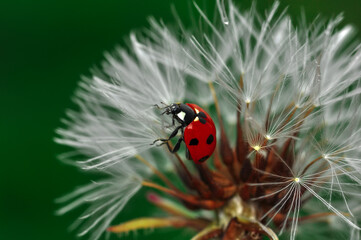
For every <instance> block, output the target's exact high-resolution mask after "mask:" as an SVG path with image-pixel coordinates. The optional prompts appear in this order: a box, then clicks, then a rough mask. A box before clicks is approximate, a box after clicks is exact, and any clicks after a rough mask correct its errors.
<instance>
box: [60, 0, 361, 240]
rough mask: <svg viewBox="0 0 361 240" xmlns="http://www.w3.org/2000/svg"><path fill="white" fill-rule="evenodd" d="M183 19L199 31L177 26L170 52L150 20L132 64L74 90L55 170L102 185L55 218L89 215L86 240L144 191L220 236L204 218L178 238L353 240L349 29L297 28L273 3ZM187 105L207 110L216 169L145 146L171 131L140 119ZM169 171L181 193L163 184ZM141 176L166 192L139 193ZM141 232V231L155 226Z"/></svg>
mask: <svg viewBox="0 0 361 240" xmlns="http://www.w3.org/2000/svg"><path fill="white" fill-rule="evenodd" d="M195 8H196V9H197V11H198V13H199V15H200V18H201V19H202V20H203V23H204V24H205V25H206V26H207V27H208V29H209V31H207V32H202V31H200V30H197V29H192V31H188V30H185V29H186V28H185V27H184V26H182V25H181V24H180V31H181V34H182V37H181V40H180V39H179V37H178V35H177V34H176V33H175V31H174V30H172V29H170V28H168V27H166V26H165V25H164V24H160V23H158V22H157V21H155V20H154V19H151V20H150V24H151V29H150V30H148V31H147V32H146V33H144V34H142V35H141V34H131V36H130V43H131V44H130V46H129V49H130V53H128V51H125V50H123V49H116V51H115V52H114V53H112V54H106V61H105V62H104V63H103V64H102V68H101V70H97V71H95V72H94V76H93V77H91V78H86V79H84V80H83V81H82V83H81V84H80V87H79V90H78V91H77V93H76V96H75V102H76V103H77V105H78V106H79V109H78V110H77V111H74V110H73V111H68V114H67V118H66V119H64V124H65V126H66V127H64V128H61V129H59V130H58V131H57V133H58V137H57V139H56V141H57V142H58V143H60V144H64V145H67V146H70V147H72V148H74V149H75V150H74V151H73V152H71V153H67V154H64V155H62V158H63V159H64V160H66V162H68V163H71V164H74V165H76V166H77V167H80V168H81V169H83V170H86V171H89V172H91V173H102V174H105V175H107V176H108V178H107V179H105V180H99V181H96V182H94V183H91V184H89V185H86V186H84V187H82V188H79V189H78V190H75V191H74V192H73V193H71V194H69V195H68V196H65V197H63V198H61V199H60V200H59V201H60V202H67V203H68V204H67V205H65V206H64V207H63V208H61V209H60V210H59V211H58V213H59V214H63V213H66V212H68V211H70V210H72V209H74V208H77V207H78V206H80V205H90V206H89V208H88V210H87V211H86V212H85V213H84V215H83V217H81V218H80V219H79V220H78V221H77V223H76V225H79V224H80V225H81V224H84V225H83V227H81V230H80V233H79V235H86V234H88V236H89V238H90V239H92V240H95V239H98V238H100V236H101V234H102V233H103V232H104V231H105V230H106V229H107V228H108V227H109V226H110V225H111V222H112V220H113V218H114V217H115V216H116V215H117V214H118V213H119V212H120V211H121V210H122V209H123V208H124V206H125V204H126V203H127V201H128V200H129V199H130V198H131V197H133V196H134V195H135V194H136V192H137V191H138V190H139V189H140V188H141V186H142V185H143V186H148V187H152V188H155V189H158V190H160V191H163V192H166V193H168V194H170V195H171V196H173V197H175V198H178V200H180V202H183V203H185V206H187V207H189V208H192V209H195V208H200V209H217V211H218V212H220V216H222V219H223V220H222V222H223V223H222V224H221V223H219V224H218V225H217V224H216V226H214V225H209V226H207V227H204V226H205V225H207V224H210V223H212V224H213V223H217V220H216V219H212V218H211V217H209V216H210V215H209V214H206V215H205V216H204V215H201V213H198V212H194V213H193V214H194V215H196V216H198V217H199V219H200V218H202V221H200V220H199V219H198V218H197V217H194V215H193V214H192V218H189V215H187V216H182V219H181V220H182V224H183V225H184V226H189V225H192V224H194V223H196V224H195V225H196V226H197V228H202V229H201V230H202V231H200V233H198V235H197V236H198V237H200V236H205V235H202V234H209V236H211V235H212V234H213V235H212V236H218V237H219V236H228V234H233V233H234V232H232V231H233V230H234V229H236V230H234V231H236V232H237V231H240V232H238V233H239V234H246V233H245V232H244V231H243V230H244V229H246V228H247V229H253V232H252V233H253V235H252V236H253V237H257V236H260V235H257V234H260V233H262V234H263V235H265V236H269V237H270V238H272V239H277V236H276V237H275V236H274V233H273V232H277V233H278V235H282V234H283V233H286V235H287V234H288V235H287V236H288V237H287V238H288V239H291V240H294V239H296V238H297V234H298V233H299V234H302V232H303V227H302V224H301V223H303V222H307V221H309V220H317V219H319V218H321V219H322V218H326V219H328V224H329V225H332V224H334V222H335V220H334V219H336V220H337V224H339V225H341V226H348V227H349V229H350V234H349V237H350V239H353V240H354V239H359V237H360V236H359V230H360V226H359V225H358V221H359V220H360V217H361V216H360V210H361V208H360V207H359V205H360V200H359V199H360V192H361V191H360V190H361V176H360V174H361V145H360V143H361V134H360V132H361V108H360V103H361V97H360V93H361V82H360V80H361V61H360V55H361V50H360V46H361V45H360V44H358V43H355V42H353V41H351V40H350V39H351V37H352V34H353V29H352V28H351V27H350V26H346V27H344V28H340V29H338V24H339V22H340V21H341V19H342V17H341V16H338V17H336V18H335V19H334V20H332V21H329V22H324V21H321V20H320V19H319V18H318V19H316V20H315V21H314V22H313V23H312V24H311V25H307V24H305V23H301V24H300V26H299V27H295V26H294V25H293V24H292V23H291V20H290V17H289V16H288V15H287V14H286V12H285V11H281V10H280V9H279V3H278V2H276V3H275V4H274V5H273V7H272V8H271V9H270V10H269V11H268V12H267V13H266V14H265V15H262V14H259V13H257V11H256V8H255V7H252V8H251V9H250V10H248V11H244V12H240V11H239V10H238V7H237V6H235V5H234V4H233V3H232V2H231V1H229V2H228V1H226V2H224V1H217V10H218V15H217V16H215V17H213V18H209V17H208V16H207V15H206V14H205V13H204V12H203V11H202V9H201V8H200V7H199V6H197V5H196V4H195ZM177 20H178V22H180V20H179V19H177ZM185 100H186V101H189V102H194V103H197V104H199V105H200V106H201V105H202V107H204V108H207V107H211V108H212V107H213V105H214V106H215V108H216V110H217V117H218V119H217V120H218V121H217V120H216V122H217V124H218V127H219V129H221V130H220V132H221V133H220V135H221V137H220V138H218V137H217V139H220V143H221V144H218V146H220V149H218V152H216V154H215V155H214V159H213V162H214V165H215V168H214V169H213V168H209V167H207V166H205V165H202V166H197V167H194V166H189V164H184V163H183V162H182V159H181V157H180V156H179V155H177V156H176V159H174V158H173V156H169V155H168V153H167V152H166V150H165V151H164V149H161V148H155V147H152V145H150V143H152V142H153V141H154V140H155V139H157V138H160V137H162V138H164V137H166V136H167V135H169V132H170V131H171V130H170V129H167V128H166V127H165V126H166V125H168V124H169V122H167V121H169V120H167V118H165V117H164V116H161V115H160V114H159V113H158V112H156V111H155V110H154V108H152V105H154V104H159V103H160V102H164V103H167V104H170V103H173V102H184V101H185ZM224 129H226V130H224ZM233 130H236V131H233ZM227 134H228V136H229V138H227ZM235 135H236V136H235ZM234 139H236V141H233V140H234ZM230 142H236V144H231V143H230ZM177 161H178V162H177ZM174 162H176V164H175V165H171V164H170V163H174ZM192 167H193V168H192ZM188 168H190V169H191V170H189V169H188ZM170 169H171V171H173V172H176V173H177V174H178V175H179V179H181V180H182V181H183V184H184V185H186V186H187V187H188V188H187V189H188V192H180V191H179V190H178V189H177V188H176V187H175V186H174V185H176V184H173V183H172V182H170V181H169V180H168V179H167V177H166V176H165V175H166V174H167V173H169V171H170ZM192 169H193V170H194V171H193V170H192ZM195 172H198V174H199V176H198V175H197V174H196V173H195ZM153 175H156V176H158V177H160V178H161V179H162V180H163V182H164V183H165V184H166V185H167V187H169V188H165V187H163V186H160V185H157V184H155V183H152V182H149V181H146V180H147V179H150V178H151V177H152V176H153ZM212 180H213V181H212ZM211 196H212V197H211ZM234 202H235V206H241V207H242V209H248V210H249V211H248V212H247V214H246V212H245V210H243V211H240V208H237V207H236V208H235V209H234V207H230V206H231V205H232V203H234ZM317 204H318V205H317ZM315 205H317V208H315V207H314V206H315ZM230 209H231V210H232V211H231V213H229V211H230ZM301 209H302V211H301ZM224 216H226V217H224ZM178 217H179V216H178ZM204 219H206V221H205V220H204ZM245 219H246V220H245ZM146 220H147V221H145V222H142V224H140V225H142V226H145V225H146V222H148V223H149V222H152V223H153V224H154V223H157V224H158V225H159V224H160V223H161V224H160V225H162V224H163V225H164V223H165V221H164V220H159V219H149V218H146ZM178 220H179V218H172V223H174V225H177V224H180V223H179V222H177V221H178ZM139 222H140V221H136V220H135V221H133V222H132V223H139ZM224 222H226V223H225V224H224ZM227 224H228V226H227ZM128 225H129V224H128ZM128 225H127V224H123V225H120V226H118V228H111V229H123V228H124V226H128ZM183 225H182V226H183ZM299 225H300V226H301V227H300V231H298V229H299V228H298V226H299ZM255 226H257V229H259V230H258V231H259V232H257V231H255V230H254V229H255ZM133 227H134V225H133ZM232 227H233V228H232ZM230 229H231V230H232V229H233V230H232V231H231V230H230ZM240 229H241V230H242V229H243V230H242V231H243V232H242V231H241V230H240ZM271 229H272V230H271ZM197 230H199V229H197ZM122 231H123V230H122ZM326 231H327V230H326ZM205 239H206V238H205ZM256 239H257V238H256ZM343 239H345V238H343Z"/></svg>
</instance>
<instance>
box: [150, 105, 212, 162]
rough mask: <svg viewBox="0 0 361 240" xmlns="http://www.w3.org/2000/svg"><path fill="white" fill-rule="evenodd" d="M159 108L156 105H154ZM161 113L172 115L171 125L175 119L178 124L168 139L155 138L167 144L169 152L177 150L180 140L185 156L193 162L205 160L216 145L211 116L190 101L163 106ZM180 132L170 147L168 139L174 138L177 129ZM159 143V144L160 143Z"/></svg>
mask: <svg viewBox="0 0 361 240" xmlns="http://www.w3.org/2000/svg"><path fill="white" fill-rule="evenodd" d="M156 106H157V107H158V108H160V107H159V106H158V105H156ZM164 109H165V110H164V112H163V113H162V114H167V115H172V126H174V125H175V121H177V122H178V123H179V124H180V125H179V126H178V127H177V128H176V129H175V130H174V131H173V132H172V133H171V134H170V136H169V138H168V139H157V140H155V141H154V142H153V144H154V143H155V142H157V141H162V142H163V143H162V144H167V146H168V149H169V151H170V152H172V153H175V152H177V151H178V150H179V148H180V145H181V143H182V142H184V143H185V145H186V157H187V158H188V159H190V160H193V161H194V162H195V163H197V164H198V163H202V162H204V161H206V160H207V159H208V158H209V157H210V156H211V155H212V154H213V152H214V149H215V147H216V143H217V139H216V127H215V125H214V122H213V120H212V118H211V117H210V116H209V115H208V113H207V112H206V111H204V110H203V109H202V108H200V107H199V106H198V105H196V104H192V103H186V104H183V103H173V104H171V105H167V106H166V107H164ZM179 130H180V131H181V132H182V137H180V138H179V139H178V141H177V143H176V145H175V146H174V148H173V149H172V148H171V147H170V146H169V144H168V141H169V140H170V139H172V138H174V137H175V136H176V135H177V133H178V131H179ZM162 144H160V145H162Z"/></svg>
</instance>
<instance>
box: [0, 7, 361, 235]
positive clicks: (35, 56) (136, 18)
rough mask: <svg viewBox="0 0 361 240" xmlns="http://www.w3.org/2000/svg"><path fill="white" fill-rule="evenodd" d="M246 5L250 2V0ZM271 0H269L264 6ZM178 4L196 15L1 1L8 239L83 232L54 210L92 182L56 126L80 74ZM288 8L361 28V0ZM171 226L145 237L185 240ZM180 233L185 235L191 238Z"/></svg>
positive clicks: (2, 220)
mask: <svg viewBox="0 0 361 240" xmlns="http://www.w3.org/2000/svg"><path fill="white" fill-rule="evenodd" d="M197 2H199V5H201V6H205V7H207V8H209V9H211V8H212V6H213V5H214V2H213V1H211V0H208V1H207V0H203V1H197ZM237 2H238V4H239V5H240V6H242V7H244V8H247V7H248V6H249V5H250V2H251V1H249V0H247V1H242V0H237ZM271 3H272V1H268V0H267V1H261V0H260V1H259V8H260V9H261V10H262V9H265V8H267V6H270V5H271ZM171 4H174V5H175V6H176V8H177V9H178V11H179V13H180V15H181V16H182V17H183V18H187V15H188V10H189V8H190V7H191V4H190V2H189V1H188V0H153V1H151V0H106V1H90V0H88V1H85V0H77V1H69V0H63V1H59V0H58V1H45V0H41V1H40V0H39V1H30V0H28V1H21V0H19V1H16V0H13V1H10V0H8V1H4V0H2V1H1V3H0V73H1V76H0V106H1V108H0V130H1V132H0V149H1V154H0V161H1V164H0V239H1V240H13V239H15V240H20V239H21V240H22V239H29V240H30V239H34V240H41V239H53V240H56V239H62V240H64V239H66V240H69V239H76V237H75V234H74V233H72V232H68V231H67V227H68V226H69V225H70V223H71V222H72V221H73V220H74V218H75V217H76V216H77V215H76V214H75V213H74V214H68V215H65V216H62V217H57V216H55V215H54V211H55V209H56V208H57V207H58V206H56V204H55V203H54V199H55V198H56V197H59V196H61V195H63V194H65V193H67V192H68V191H70V190H72V189H73V188H74V187H75V186H77V185H79V184H83V183H86V182H87V181H88V179H87V177H86V176H84V175H82V174H81V173H80V172H78V171H77V170H76V169H74V168H72V167H70V166H66V165H63V164H62V163H60V162H58V161H57V160H56V155H57V154H59V153H61V152H63V151H64V149H63V148H62V147H61V146H57V145H56V144H55V143H54V142H53V137H54V129H55V128H57V127H58V126H59V125H60V118H61V117H63V116H64V110H65V109H66V108H69V107H72V106H73V104H72V103H71V96H72V93H73V92H74V90H75V88H76V85H77V83H78V82H79V79H80V75H87V74H89V68H90V67H92V66H94V65H96V64H99V63H100V61H101V60H102V59H103V53H104V51H111V50H112V49H113V48H114V46H115V45H121V46H125V42H126V38H127V36H128V34H129V32H130V31H132V30H137V29H142V28H144V27H147V26H148V23H147V17H148V16H154V17H155V18H156V19H163V21H164V22H165V23H169V22H174V20H173V18H172V14H171V11H170V5H171ZM281 6H282V7H285V6H289V13H290V14H291V15H292V16H293V17H297V16H299V13H300V10H301V9H302V7H303V8H304V10H305V12H306V15H307V17H308V19H312V18H313V17H315V16H316V15H317V14H322V15H323V16H324V17H332V16H335V15H336V14H338V13H340V12H344V15H345V21H344V24H345V23H351V24H353V25H354V26H356V28H358V29H361V0H343V1H340V0H337V1H336V0H304V1H302V0H293V1H291V0H289V1H286V0H284V1H281ZM193 10H194V9H193ZM186 23H188V24H189V21H188V22H187V21H186ZM360 36H361V35H360V33H358V38H360ZM142 200H143V199H142V193H140V194H138V195H137V197H136V198H135V199H133V200H132V201H131V202H130V203H129V205H128V207H127V208H126V210H125V211H124V212H123V215H122V216H121V217H120V219H130V218H132V217H135V216H142V215H146V214H147V205H145V207H144V208H143V209H139V207H138V209H136V208H134V207H133V208H132V206H135V205H136V206H139V205H138V204H142V202H143V201H142ZM162 233H163V231H156V232H155V234H149V233H147V234H146V235H143V234H140V235H139V237H138V239H144V238H145V239H166V238H167V237H168V238H169V239H176V238H175V237H173V236H174V232H172V231H170V230H165V231H164V233H166V234H165V235H162ZM178 233H179V235H178V238H177V239H187V238H188V237H189V236H190V235H189V234H188V233H183V232H180V231H178ZM141 236H145V237H144V238H143V237H141ZM166 236H167V237H166ZM133 238H134V237H133V235H132V234H131V235H129V236H128V237H125V239H133Z"/></svg>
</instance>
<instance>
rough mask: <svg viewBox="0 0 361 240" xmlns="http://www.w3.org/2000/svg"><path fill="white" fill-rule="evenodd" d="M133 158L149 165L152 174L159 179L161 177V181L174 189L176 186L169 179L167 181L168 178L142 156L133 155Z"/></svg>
mask: <svg viewBox="0 0 361 240" xmlns="http://www.w3.org/2000/svg"><path fill="white" fill-rule="evenodd" d="M135 158H136V159H138V160H139V161H141V162H142V163H144V164H145V165H147V167H149V168H150V169H151V170H152V171H153V172H154V174H156V175H157V176H158V177H159V178H160V179H162V180H163V182H165V183H166V184H167V185H168V186H169V187H170V188H172V189H176V187H175V186H174V185H173V184H172V183H171V181H169V179H168V178H167V177H166V176H165V175H164V174H163V173H161V172H160V171H158V169H156V168H155V167H154V166H153V165H152V164H150V163H149V162H148V161H147V160H145V159H144V158H143V157H142V156H140V155H135Z"/></svg>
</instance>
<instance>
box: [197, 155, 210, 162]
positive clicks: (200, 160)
mask: <svg viewBox="0 0 361 240" xmlns="http://www.w3.org/2000/svg"><path fill="white" fill-rule="evenodd" d="M207 158H209V156H208V155H207V156H204V157H202V158H201V159H199V162H204V161H206V160H207Z"/></svg>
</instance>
